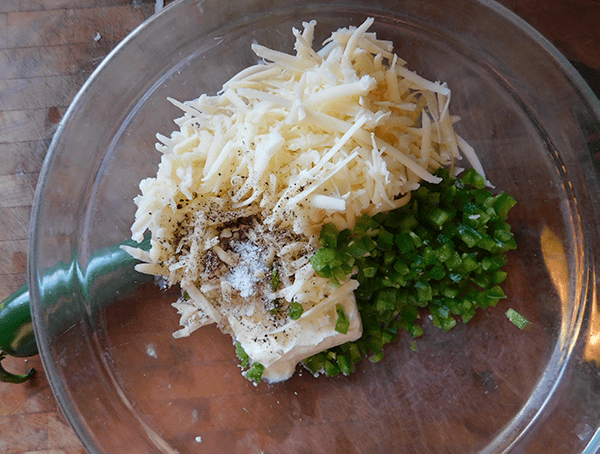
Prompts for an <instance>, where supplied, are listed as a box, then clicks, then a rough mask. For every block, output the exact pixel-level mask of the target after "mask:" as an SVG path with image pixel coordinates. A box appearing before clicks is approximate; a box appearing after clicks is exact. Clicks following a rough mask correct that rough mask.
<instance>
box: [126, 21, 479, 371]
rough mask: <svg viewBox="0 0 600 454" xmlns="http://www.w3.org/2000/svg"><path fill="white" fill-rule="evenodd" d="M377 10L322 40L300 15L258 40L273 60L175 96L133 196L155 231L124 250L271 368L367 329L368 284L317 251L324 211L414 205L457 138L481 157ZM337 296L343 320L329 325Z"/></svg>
mask: <svg viewBox="0 0 600 454" xmlns="http://www.w3.org/2000/svg"><path fill="white" fill-rule="evenodd" d="M372 24H373V19H371V18H369V19H368V20H366V21H365V22H364V23H363V24H362V25H361V26H359V27H348V28H343V29H340V30H337V31H335V32H333V33H332V35H331V37H330V38H329V39H328V40H327V41H325V43H323V44H324V45H323V47H322V48H321V49H320V50H318V51H317V50H315V49H314V48H313V36H314V27H315V25H316V22H315V21H311V22H305V23H303V31H302V32H300V31H299V30H296V29H293V30H292V33H293V35H294V36H295V38H296V43H295V46H294V49H295V51H296V53H295V54H287V53H284V52H281V51H277V50H272V49H268V48H266V47H264V46H261V45H259V44H253V45H252V46H251V47H252V50H253V51H254V52H255V54H256V55H257V57H259V58H260V59H262V60H263V61H262V62H261V63H259V64H257V65H254V66H252V67H250V68H247V69H245V70H243V71H241V72H240V73H238V74H237V75H235V76H234V77H233V78H231V79H230V80H229V81H228V82H226V83H225V84H224V85H223V89H222V90H221V91H220V92H219V93H218V94H216V95H214V96H209V95H206V94H203V95H201V96H200V97H199V98H197V99H195V100H191V101H187V102H180V101H177V100H174V99H169V100H170V101H171V102H172V103H173V104H174V105H176V106H177V107H179V108H180V109H181V110H182V111H183V116H182V117H181V118H179V119H177V120H176V124H177V125H178V127H179V129H178V130H176V131H174V132H173V133H172V134H171V136H170V137H165V136H164V135H161V134H158V135H157V139H158V141H159V143H157V146H156V148H157V150H158V151H160V152H161V153H162V156H161V162H160V165H159V168H158V172H157V175H156V177H152V178H148V179H145V180H143V181H142V182H141V183H140V191H141V194H140V195H139V196H138V197H136V198H135V203H136V204H137V206H138V210H137V213H136V219H135V222H134V223H133V225H132V228H131V230H132V237H133V239H135V240H137V241H141V239H142V238H143V235H144V232H145V231H146V230H149V231H150V232H151V234H152V242H151V244H152V248H151V250H150V251H149V252H148V253H142V252H139V251H133V250H132V251H130V253H131V254H132V255H134V256H135V257H136V258H139V259H141V260H142V261H143V262H144V263H142V264H140V265H138V267H137V269H138V270H139V271H141V272H144V273H150V274H157V275H161V276H164V277H165V278H166V279H167V281H168V283H169V284H170V285H175V284H179V285H180V286H181V288H182V289H183V294H182V297H181V298H180V299H179V300H178V301H177V302H176V303H174V306H175V308H176V309H177V310H178V312H179V313H180V315H181V320H180V322H181V324H182V328H181V330H179V331H177V332H176V333H175V334H174V335H175V336H176V337H183V336H188V335H190V334H191V333H192V332H193V331H194V330H195V329H198V328H199V327H201V326H204V325H206V324H208V323H217V324H218V325H219V327H220V328H221V329H222V330H223V331H224V332H227V333H230V334H231V335H232V336H233V338H234V339H235V340H236V341H238V342H241V343H242V346H243V348H244V349H245V351H246V352H247V353H248V355H249V356H250V359H251V361H258V362H261V364H263V365H264V366H265V367H266V369H265V377H266V378H267V379H268V380H271V381H277V380H280V379H285V378H288V377H289V376H290V375H291V374H292V373H293V369H294V367H295V364H296V363H297V362H298V361H300V360H301V359H303V358H304V357H306V356H309V354H311V353H314V349H319V348H320V349H321V350H322V349H324V348H329V347H331V346H334V345H338V344H339V343H342V342H346V341H348V340H354V339H357V338H358V337H360V335H361V325H360V317H359V315H358V311H357V309H356V303H355V302H354V296H353V290H354V289H355V288H356V285H358V284H357V283H356V282H354V281H352V282H350V281H349V282H346V283H343V284H342V285H341V286H340V287H339V288H337V289H333V288H331V287H330V286H328V285H327V282H326V281H325V280H324V279H322V278H319V277H317V276H316V275H315V273H314V271H313V270H312V268H311V265H310V264H309V263H308V257H309V256H310V255H311V254H312V253H313V252H314V251H315V249H316V247H317V242H316V236H317V234H318V232H319V230H320V228H321V226H322V225H323V224H325V223H328V222H331V223H333V224H335V225H336V226H337V227H338V228H339V229H340V230H341V229H343V228H350V227H352V226H353V225H354V223H355V221H356V219H357V218H358V217H360V216H361V215H362V214H364V213H368V214H370V215H374V214H376V213H378V212H381V211H388V210H391V209H394V208H397V207H399V206H402V205H404V204H405V203H407V202H408V201H409V199H410V192H411V191H412V190H414V189H416V188H418V186H419V182H420V181H421V180H425V181H428V182H432V183H436V182H438V181H439V179H438V178H437V177H436V176H434V175H433V172H434V171H435V170H436V169H437V168H439V167H440V166H444V165H449V164H452V163H453V161H454V160H455V159H458V158H460V156H459V151H462V152H464V153H465V155H466V156H467V158H468V160H469V162H470V163H471V165H473V166H474V167H476V168H477V169H478V170H482V168H481V165H480V164H479V162H478V160H477V157H476V155H475V152H474V150H473V149H472V148H471V147H469V145H468V144H467V143H466V142H465V141H464V140H463V139H462V138H460V137H458V136H457V135H456V133H455V132H454V130H453V128H452V125H453V123H454V120H455V119H454V118H452V117H451V116H450V114H449V102H450V97H451V92H450V89H449V88H448V87H447V86H446V84H442V83H439V82H432V81H429V80H426V79H424V78H423V77H421V76H419V75H417V74H416V73H414V72H412V71H410V70H409V69H407V68H406V67H405V62H404V61H403V60H402V59H400V58H398V57H397V56H396V55H395V54H394V53H393V46H392V43H390V42H389V41H383V40H380V39H378V38H377V37H376V35H375V34H374V33H371V32H369V31H368V30H369V28H370V27H371V25H372ZM272 270H276V271H277V273H278V279H279V282H278V284H277V285H276V286H275V287H276V288H275V287H273V286H272V282H270V279H271V273H272ZM272 287H273V288H272ZM292 302H296V303H300V304H302V306H303V309H304V315H303V316H302V317H301V318H300V319H298V320H296V321H290V320H289V319H288V318H287V316H286V314H285V308H286V307H287V305H288V304H290V303H292ZM340 302H341V303H343V306H344V310H345V311H346V313H347V314H349V315H350V318H351V330H350V332H349V334H348V335H345V336H342V335H339V333H336V332H335V330H333V326H334V325H335V317H336V315H335V304H334V303H340ZM311 339H312V340H311ZM311 342H312V344H311ZM302 355H305V356H304V357H302ZM290 361H291V362H290ZM271 366H272V367H271Z"/></svg>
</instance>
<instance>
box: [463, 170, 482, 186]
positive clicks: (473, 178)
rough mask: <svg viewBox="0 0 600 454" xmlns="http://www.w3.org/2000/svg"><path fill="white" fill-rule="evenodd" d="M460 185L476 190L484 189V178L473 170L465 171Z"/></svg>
mask: <svg viewBox="0 0 600 454" xmlns="http://www.w3.org/2000/svg"><path fill="white" fill-rule="evenodd" d="M460 181H461V183H462V184H464V185H470V186H473V187H474V188H477V189H483V188H485V178H483V177H482V176H481V175H480V174H479V173H477V171H476V170H475V169H469V170H467V171H466V172H465V173H464V174H463V176H462V178H461V179H460Z"/></svg>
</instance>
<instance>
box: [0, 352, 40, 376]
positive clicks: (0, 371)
mask: <svg viewBox="0 0 600 454" xmlns="http://www.w3.org/2000/svg"><path fill="white" fill-rule="evenodd" d="M4 358H6V353H4V352H3V351H2V350H0V381H1V382H5V383H17V384H18V383H23V382H26V381H27V380H29V379H30V378H31V376H32V375H33V374H34V373H35V370H33V369H29V371H28V372H27V373H26V374H13V373H10V372H8V371H6V370H5V369H4V367H2V361H3V360H4Z"/></svg>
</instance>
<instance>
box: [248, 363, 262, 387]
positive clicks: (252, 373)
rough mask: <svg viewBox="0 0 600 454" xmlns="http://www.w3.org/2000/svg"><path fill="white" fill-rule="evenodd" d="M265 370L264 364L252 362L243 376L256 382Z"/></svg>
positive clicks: (258, 381)
mask: <svg viewBox="0 0 600 454" xmlns="http://www.w3.org/2000/svg"><path fill="white" fill-rule="evenodd" d="M264 371H265V366H263V365H262V364H261V363H257V362H254V363H252V365H251V366H250V368H249V369H248V370H247V371H246V372H245V373H244V376H245V377H246V378H247V379H248V380H252V381H253V382H255V383H256V384H258V383H260V381H261V380H262V375H263V372H264Z"/></svg>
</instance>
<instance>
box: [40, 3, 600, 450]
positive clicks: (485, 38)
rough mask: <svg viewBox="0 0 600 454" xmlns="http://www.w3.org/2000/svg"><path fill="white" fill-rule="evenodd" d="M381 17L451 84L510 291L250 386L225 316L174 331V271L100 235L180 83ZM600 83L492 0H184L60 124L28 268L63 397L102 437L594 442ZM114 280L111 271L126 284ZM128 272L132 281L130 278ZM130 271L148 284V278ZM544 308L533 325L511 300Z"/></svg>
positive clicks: (188, 444) (305, 445) (358, 446)
mask: <svg viewBox="0 0 600 454" xmlns="http://www.w3.org/2000/svg"><path fill="white" fill-rule="evenodd" d="M368 16H372V17H375V18H376V23H375V25H374V28H373V30H375V31H376V32H377V33H378V35H379V36H380V37H381V38H385V39H390V40H392V41H393V42H394V43H395V49H396V52H397V53H398V55H400V56H401V57H402V58H404V59H406V60H407V61H408V66H409V67H410V68H411V69H413V70H416V71H418V72H419V73H421V74H423V75H424V76H426V77H428V78H430V79H433V80H441V81H446V82H447V83H448V85H449V86H450V88H451V89H452V93H453V96H452V102H453V113H454V114H457V115H459V116H460V117H461V118H462V121H461V122H460V123H459V124H458V130H459V132H460V133H461V135H462V136H463V137H465V138H466V139H467V140H468V141H469V142H470V143H471V144H472V145H473V146H474V147H475V148H476V149H477V151H478V153H479V155H480V157H481V159H482V161H483V164H484V166H485V168H486V169H487V171H488V172H489V178H490V180H491V181H492V182H493V183H494V184H495V185H496V187H497V188H498V189H499V190H502V191H506V192H508V193H510V194H512V195H514V197H515V198H516V199H517V200H518V202H519V203H518V205H517V206H516V207H515V208H514V209H513V210H512V212H511V218H510V219H511V222H512V223H513V226H514V231H515V232H516V238H517V240H518V243H519V249H518V250H517V251H515V252H514V253H513V254H511V255H510V263H509V265H508V271H509V276H510V277H509V279H508V281H507V282H506V284H505V285H504V288H505V291H506V293H507V294H508V296H509V297H508V299H507V300H504V301H503V302H501V303H500V304H499V306H498V307H497V309H496V310H488V311H486V312H481V313H479V314H478V315H477V316H476V318H475V319H474V320H473V321H472V322H471V323H469V325H467V326H465V325H461V324H459V326H457V327H456V328H455V329H453V330H452V331H451V332H449V333H448V334H444V333H441V332H439V330H434V329H433V328H432V326H431V324H430V322H429V321H427V320H425V323H424V327H425V331H426V335H425V338H424V339H423V340H421V341H420V343H419V351H418V352H413V351H412V350H411V349H410V348H409V347H410V343H411V339H410V338H409V337H408V335H404V334H403V335H401V336H400V337H399V340H398V342H396V343H395V344H392V345H391V346H389V348H388V349H387V351H386V358H385V360H384V361H382V362H381V363H379V364H371V363H370V362H369V361H364V362H363V363H361V364H360V367H358V369H357V372H356V373H354V374H353V375H351V376H350V377H334V378H325V377H320V378H318V379H315V378H313V377H312V376H310V374H308V373H306V372H304V373H302V372H301V371H300V373H298V374H296V375H295V376H294V377H293V378H292V379H290V380H289V381H287V382H285V383H282V384H278V385H273V386H267V385H266V384H261V385H260V386H256V387H255V386H253V385H252V384H251V383H250V382H248V381H246V380H245V379H244V378H243V377H242V376H241V375H240V373H239V372H240V371H239V368H238V361H237V360H236V359H235V355H234V351H233V348H232V345H231V340H230V338H229V337H228V336H224V335H222V334H221V333H219V332H218V331H217V330H216V329H215V328H213V327H207V328H203V329H201V330H199V331H197V332H196V333H195V334H194V335H193V336H191V337H190V338H186V339H179V340H176V339H174V338H173V337H172V336H171V333H172V332H173V331H175V330H176V329H177V325H178V316H177V314H176V313H175V311H174V309H172V308H171V306H170V303H171V302H172V301H173V299H174V297H173V294H172V292H168V291H167V292H164V291H160V290H159V289H158V287H157V286H156V284H155V283H154V282H143V280H142V279H141V278H140V276H138V275H136V274H135V272H133V271H132V270H131V266H127V267H122V268H120V269H113V270H111V271H110V272H107V271H106V269H103V268H102V258H101V257H100V258H99V257H98V251H100V250H103V249H104V248H107V247H110V246H112V245H114V244H116V243H118V242H120V241H123V240H125V239H126V238H128V237H129V226H130V224H131V223H132V220H133V217H134V211H135V206H134V204H133V203H132V198H133V197H134V196H135V195H136V194H137V193H138V183H139V181H140V179H142V178H144V177H146V176H150V175H152V174H154V173H155V171H156V165H157V163H158V160H159V155H158V153H157V152H156V151H155V149H154V142H155V138H154V136H155V133H156V132H160V133H163V134H165V135H168V134H169V133H170V131H171V130H172V129H173V123H172V119H173V118H175V117H176V116H178V115H179V112H178V111H177V109H176V108H175V107H173V106H172V105H171V104H170V103H169V102H168V101H167V97H168V96H170V97H174V98H176V99H179V100H187V99H192V98H195V97H197V96H199V95H200V94H201V93H204V92H207V93H215V92H216V91H217V90H219V88H220V87H221V84H222V83H223V82H224V81H226V80H227V79H228V78H229V77H231V76H232V75H233V74H235V73H236V72H238V71H239V70H241V69H242V68H244V67H246V66H248V65H251V64H253V63H255V62H256V57H255V56H254V54H253V53H252V51H251V49H250V44H251V43H252V42H259V43H261V44H264V45H267V46H269V47H273V48H276V49H282V50H287V51H288V52H292V45H293V41H292V34H291V28H292V27H293V26H295V27H297V28H300V27H301V23H302V21H305V20H311V19H317V21H318V26H317V34H318V35H317V39H316V42H321V41H322V40H323V39H324V38H326V37H327V36H329V34H330V32H331V31H332V30H334V29H337V28H338V27H341V26H347V25H359V24H360V23H362V22H363V21H364V19H365V18H366V17H368ZM599 141H600V104H599V103H598V100H597V99H596V98H595V97H594V96H593V94H592V92H591V91H590V90H589V88H588V87H587V86H586V85H585V83H584V82H583V81H582V80H581V79H580V77H579V76H578V75H577V74H576V73H575V71H574V70H573V68H572V67H571V66H570V64H569V63H568V62H567V61H566V60H565V58H563V57H562V56H561V55H560V54H559V53H558V52H557V51H556V50H555V49H554V48H553V47H552V46H551V45H549V44H548V43H547V42H546V40H545V39H544V38H542V37H541V36H540V35H539V34H537V33H536V32H535V31H534V30H532V29H531V28H530V27H529V26H527V25H526V24H525V23H523V22H522V21H521V20H519V19H518V18H517V17H515V16H514V15H512V14H511V13H509V12H508V11H507V10H506V9H504V8H502V7H500V6H499V5H497V4H495V3H492V2H489V1H482V0H481V1H477V0H459V1H453V2H447V1H443V0H401V1H399V0H377V1H362V0H337V1H335V2H333V1H319V0H306V1H303V2H293V1H284V0H269V1H259V0H236V1H235V2H233V1H231V2H227V1H222V0H221V1H219V0H204V1H195V0H189V1H185V0H184V1H181V2H176V3H175V4H173V5H172V6H170V7H169V8H167V9H165V10H164V11H162V12H161V13H159V14H158V15H156V16H155V17H153V18H152V19H151V20H149V21H148V22H146V23H144V24H143V25H142V26H140V27H139V28H138V29H137V30H136V31H135V32H134V33H133V34H131V36H129V37H128V38H127V39H126V40H125V41H123V43H122V44H121V45H119V46H118V48H117V49H115V51H114V52H113V53H112V54H111V55H110V56H109V58H107V59H106V60H105V61H104V63H103V64H102V65H101V66H100V67H99V68H98V70H97V71H96V72H95V74H94V75H93V77H92V78H91V79H90V80H89V82H88V83H87V84H86V85H85V86H84V88H83V89H82V90H81V92H80V93H79V95H78V96H77V98H76V99H75V101H74V102H73V104H72V106H71V107H70V109H69V111H68V112H67V114H66V116H65V118H64V119H63V121H62V122H61V124H60V128H59V131H58V132H57V134H56V136H55V139H54V141H53V142H52V146H51V150H50V152H49V154H48V157H47V160H46V163H45V166H44V169H43V172H42V176H41V178H40V184H39V188H38V192H37V195H36V199H35V205H34V212H33V223H32V230H31V238H30V264H29V279H30V285H31V293H32V298H33V316H34V323H35V330H36V335H37V339H38V343H39V347H40V350H41V354H42V358H43V362H44V367H45V369H46V371H47V373H48V376H49V379H50V383H51V385H52V389H53V390H54V393H55V395H56V397H57V399H58V401H59V403H60V406H61V408H62V410H63V411H64V413H65V414H66V416H67V417H68V419H69V421H70V422H71V424H72V425H73V427H74V428H75V430H76V432H77V434H78V435H79V436H80V438H81V440H82V441H83V444H84V445H85V447H86V449H87V450H88V451H89V452H104V453H109V452H135V453H142V452H176V451H178V452H210V453H212V452H235V453H245V452H249V453H254V452H256V453H259V452H269V453H283V452H294V453H303V452H306V453H336V452H344V453H354V452H356V453H358V452H365V453H366V452H370V453H371V452H382V453H383V452H385V453H387V452H405V453H424V452H434V453H446V452H448V453H450V452H451V453H466V452H502V451H505V450H513V451H514V452H527V453H536V452H557V453H558V452H560V453H565V452H582V451H585V450H586V449H587V452H590V453H591V452H595V449H596V448H597V447H598V446H600V432H598V430H597V429H598V425H599V422H600V398H599V397H598V396H599V394H598V393H599V391H600V376H599V372H598V368H597V367H596V364H597V362H598V360H600V321H599V320H600V318H599V317H600V315H599V313H598V301H597V293H596V292H597V290H596V279H597V271H596V267H597V265H598V263H599V262H598V254H599V251H600V248H599V241H598V233H599V231H598V224H597V222H598V220H600V217H599V216H600V211H599V204H598V194H600V192H599V189H600V186H599V184H598V178H597V177H598V159H597V156H596V157H595V158H596V159H594V156H593V152H594V150H598V146H599ZM115 284H117V285H115ZM130 284H133V285H130ZM132 288H133V290H132ZM508 307H512V308H514V309H516V310H517V311H518V312H520V313H521V314H523V315H524V316H525V317H526V318H528V319H529V320H530V321H531V322H532V323H531V324H530V325H529V326H528V327H527V329H525V330H523V331H520V330H519V329H517V328H516V327H515V326H513V325H512V324H510V322H509V321H508V320H507V318H506V317H505V315H504V312H505V310H506V309H507V308H508Z"/></svg>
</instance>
